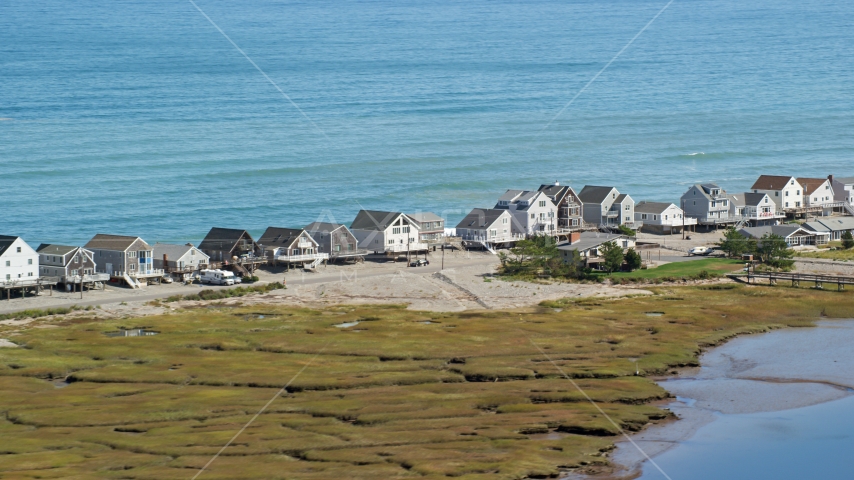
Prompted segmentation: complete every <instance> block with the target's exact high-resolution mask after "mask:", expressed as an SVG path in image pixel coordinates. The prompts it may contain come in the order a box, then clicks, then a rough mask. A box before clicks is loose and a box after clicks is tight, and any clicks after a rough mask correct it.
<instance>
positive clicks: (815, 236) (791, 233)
mask: <svg viewBox="0 0 854 480" xmlns="http://www.w3.org/2000/svg"><path fill="white" fill-rule="evenodd" d="M738 233H740V234H742V235H743V236H745V237H747V238H753V239H756V240H759V239H761V238H762V237H764V236H765V235H777V236H779V237H782V238H783V239H784V240H786V244H787V245H788V246H790V247H797V246H801V245H826V244H827V242H828V241H829V240H830V234H828V233H826V232H816V231H810V230H808V229H806V228H803V227H801V226H800V225H765V226H761V227H745V228H742V229H741V230H739V231H738Z"/></svg>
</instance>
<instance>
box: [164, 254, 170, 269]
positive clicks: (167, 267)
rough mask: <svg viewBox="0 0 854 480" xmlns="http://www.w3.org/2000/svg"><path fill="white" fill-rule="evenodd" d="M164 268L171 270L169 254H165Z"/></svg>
mask: <svg viewBox="0 0 854 480" xmlns="http://www.w3.org/2000/svg"><path fill="white" fill-rule="evenodd" d="M163 270H164V271H167V272H168V271H169V255H166V254H165V253H164V254H163Z"/></svg>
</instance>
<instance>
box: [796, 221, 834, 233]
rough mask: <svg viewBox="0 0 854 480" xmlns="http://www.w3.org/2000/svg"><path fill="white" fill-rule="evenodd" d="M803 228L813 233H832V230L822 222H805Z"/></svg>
mask: <svg viewBox="0 0 854 480" xmlns="http://www.w3.org/2000/svg"><path fill="white" fill-rule="evenodd" d="M803 227H804V228H805V229H807V230H810V231H813V232H830V231H831V229H829V228H827V226H826V225H824V224H823V223H821V222H804V225H803Z"/></svg>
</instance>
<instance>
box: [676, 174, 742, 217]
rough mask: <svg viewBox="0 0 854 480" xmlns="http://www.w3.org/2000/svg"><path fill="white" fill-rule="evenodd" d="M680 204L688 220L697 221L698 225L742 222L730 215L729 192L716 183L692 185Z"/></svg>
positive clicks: (683, 195)
mask: <svg viewBox="0 0 854 480" xmlns="http://www.w3.org/2000/svg"><path fill="white" fill-rule="evenodd" d="M679 202H680V205H681V207H682V209H683V210H684V211H685V216H686V218H693V219H695V220H696V221H697V224H698V225H709V226H713V225H714V226H717V225H727V224H734V223H737V222H738V221H739V220H740V217H733V216H732V215H731V214H730V204H729V197H728V196H727V192H726V190H724V189H723V188H721V187H719V186H718V185H717V184H716V183H697V184H694V185H692V186H691V187H689V188H688V190H687V191H686V192H685V193H683V194H682V197H681V199H680V201H679Z"/></svg>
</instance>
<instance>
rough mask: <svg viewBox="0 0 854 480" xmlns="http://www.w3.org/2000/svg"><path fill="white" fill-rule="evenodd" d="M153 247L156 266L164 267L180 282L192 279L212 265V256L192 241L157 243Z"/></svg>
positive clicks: (166, 272)
mask: <svg viewBox="0 0 854 480" xmlns="http://www.w3.org/2000/svg"><path fill="white" fill-rule="evenodd" d="M153 249H154V268H160V269H163V272H164V273H165V274H166V275H169V276H170V277H172V278H173V279H174V280H177V281H179V282H186V281H189V280H192V278H193V277H194V276H196V275H198V274H199V272H200V271H201V270H204V269H206V268H208V266H209V265H210V257H209V256H208V255H207V254H206V253H205V252H203V251H201V250H199V249H198V248H196V247H195V246H194V245H193V244H192V243H186V244H184V245H173V244H171V243H155V244H154V247H153Z"/></svg>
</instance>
